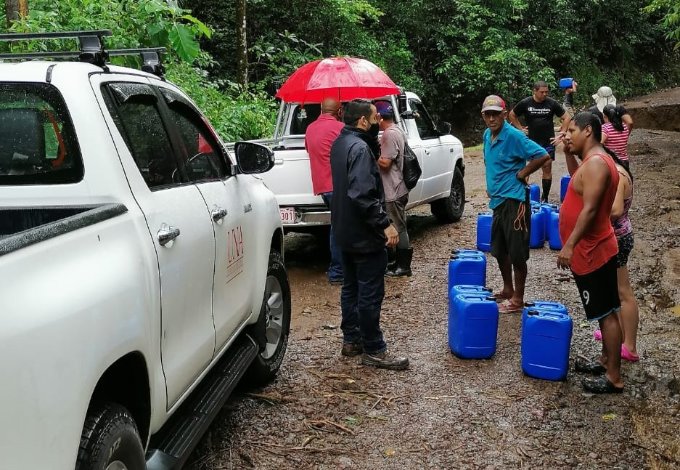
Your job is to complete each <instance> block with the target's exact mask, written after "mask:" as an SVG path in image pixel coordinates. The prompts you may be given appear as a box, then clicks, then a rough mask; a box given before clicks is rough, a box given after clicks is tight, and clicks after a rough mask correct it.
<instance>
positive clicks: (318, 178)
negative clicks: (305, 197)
mask: <svg viewBox="0 0 680 470" xmlns="http://www.w3.org/2000/svg"><path fill="white" fill-rule="evenodd" d="M343 127H345V125H344V124H343V123H341V122H340V121H338V120H337V119H335V117H334V116H331V115H330V114H321V115H320V116H319V117H318V119H317V120H316V121H314V122H313V123H311V124H310V125H309V126H307V132H305V148H306V149H307V153H308V154H309V168H310V169H311V170H312V186H313V188H314V194H321V193H329V192H331V191H333V179H332V178H331V146H332V145H333V142H335V139H336V137H338V135H339V134H340V131H341V130H342V128H343Z"/></svg>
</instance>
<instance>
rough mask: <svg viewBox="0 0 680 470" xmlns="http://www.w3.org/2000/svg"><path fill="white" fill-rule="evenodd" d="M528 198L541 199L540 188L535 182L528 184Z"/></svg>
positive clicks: (537, 200)
mask: <svg viewBox="0 0 680 470" xmlns="http://www.w3.org/2000/svg"><path fill="white" fill-rule="evenodd" d="M529 199H530V200H532V201H536V202H539V201H540V200H541V188H540V187H539V186H538V185H537V184H530V185H529Z"/></svg>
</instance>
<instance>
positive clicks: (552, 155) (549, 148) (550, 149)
mask: <svg viewBox="0 0 680 470" xmlns="http://www.w3.org/2000/svg"><path fill="white" fill-rule="evenodd" d="M543 148H544V149H545V153H547V154H548V155H550V159H551V160H553V161H555V146H554V145H546V146H545V147H543Z"/></svg>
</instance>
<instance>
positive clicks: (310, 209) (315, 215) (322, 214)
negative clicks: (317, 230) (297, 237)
mask: <svg viewBox="0 0 680 470" xmlns="http://www.w3.org/2000/svg"><path fill="white" fill-rule="evenodd" d="M280 209H293V210H294V211H295V222H291V221H285V220H283V218H282V222H283V228H284V229H286V230H296V229H305V228H311V227H322V226H324V225H330V224H331V211H330V210H328V208H327V207H326V206H293V207H291V206H287V207H285V206H281V207H280Z"/></svg>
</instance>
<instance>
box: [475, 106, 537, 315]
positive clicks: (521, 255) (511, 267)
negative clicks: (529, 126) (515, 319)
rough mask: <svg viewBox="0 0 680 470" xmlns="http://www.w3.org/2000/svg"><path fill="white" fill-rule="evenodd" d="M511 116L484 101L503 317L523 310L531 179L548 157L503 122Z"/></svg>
mask: <svg viewBox="0 0 680 470" xmlns="http://www.w3.org/2000/svg"><path fill="white" fill-rule="evenodd" d="M507 114H508V113H507V110H506V108H505V102H504V101H503V99H501V98H500V97H499V96H496V95H490V96H487V97H486V98H485V99H484V102H483V103H482V118H483V119H484V123H485V124H486V126H487V128H488V129H487V130H486V131H484V165H485V167H486V191H487V193H488V194H489V197H490V198H491V200H490V202H489V207H490V208H491V209H492V210H493V224H492V225H491V254H492V255H493V256H494V257H495V258H496V260H497V261H498V267H499V269H500V271H501V276H502V277H503V290H502V291H501V292H499V293H497V294H496V299H497V300H501V301H503V303H502V304H501V305H500V306H499V311H500V312H501V313H513V312H519V311H521V310H522V307H523V306H524V284H525V283H526V279H527V260H528V259H529V230H530V227H531V206H530V204H529V195H528V192H527V186H526V185H527V178H528V177H529V175H531V174H532V173H534V172H535V171H537V170H538V169H539V168H541V166H542V165H543V164H544V163H545V162H546V161H547V160H548V159H549V158H550V156H549V155H548V154H547V153H546V151H545V149H544V148H543V147H541V146H540V145H538V144H537V143H535V142H534V141H532V140H531V139H529V138H528V137H527V136H526V135H524V133H523V132H521V131H519V130H517V129H515V128H514V127H513V126H511V125H510V124H508V123H507V122H506V121H505V119H506V117H507ZM527 162H528V163H527ZM513 272H514V275H515V282H514V285H513V279H512V278H513Z"/></svg>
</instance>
